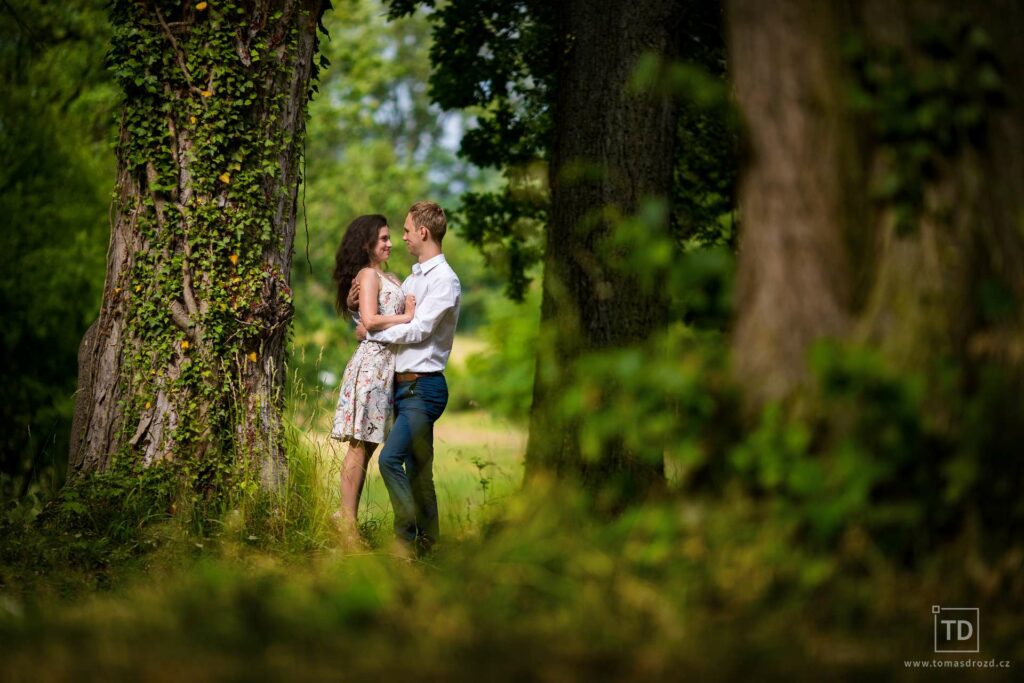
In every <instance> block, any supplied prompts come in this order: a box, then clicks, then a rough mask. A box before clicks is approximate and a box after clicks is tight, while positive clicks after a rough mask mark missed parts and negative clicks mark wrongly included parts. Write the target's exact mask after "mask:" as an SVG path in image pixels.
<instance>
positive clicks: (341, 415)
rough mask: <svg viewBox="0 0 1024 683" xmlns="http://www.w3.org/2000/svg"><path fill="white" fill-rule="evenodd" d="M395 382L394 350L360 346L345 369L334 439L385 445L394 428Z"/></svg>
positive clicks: (385, 346) (383, 346)
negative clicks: (392, 427) (392, 424)
mask: <svg viewBox="0 0 1024 683" xmlns="http://www.w3.org/2000/svg"><path fill="white" fill-rule="evenodd" d="M394 381H395V353H394V351H393V350H392V349H391V347H390V346H389V345H388V344H381V343H379V342H373V341H369V340H367V341H364V342H362V343H360V344H359V347H358V348H357V349H356V352H355V353H353V354H352V358H351V359H350V360H349V362H348V365H347V366H345V374H344V376H343V377H342V379H341V395H340V396H339V397H338V409H337V410H336V411H335V413H334V429H333V430H332V431H331V437H332V438H334V439H338V440H339V441H368V442H370V443H384V439H386V438H387V435H388V431H389V430H390V429H391V421H392V419H391V418H392V415H391V413H392V405H393V403H394V393H393V387H394Z"/></svg>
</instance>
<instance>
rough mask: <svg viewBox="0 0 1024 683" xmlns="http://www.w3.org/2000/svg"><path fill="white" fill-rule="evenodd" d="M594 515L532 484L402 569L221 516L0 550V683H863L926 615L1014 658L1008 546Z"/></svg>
mask: <svg viewBox="0 0 1024 683" xmlns="http://www.w3.org/2000/svg"><path fill="white" fill-rule="evenodd" d="M314 507H315V506H314ZM589 510H590V505H589V504H588V502H587V499H586V495H584V494H582V493H581V492H580V491H579V490H577V489H575V488H573V487H572V485H571V484H569V483H567V482H565V481H562V482H559V483H557V484H555V483H553V482H550V481H538V482H537V485H536V486H535V487H532V488H531V490H529V491H523V492H521V493H519V494H517V495H516V496H515V497H514V498H513V499H511V500H509V501H507V503H506V504H505V505H504V506H503V507H502V509H501V510H500V512H498V513H496V514H495V515H494V516H493V517H492V518H491V520H490V521H489V522H488V523H486V524H485V525H484V526H483V527H482V528H481V529H480V530H479V532H478V533H477V534H475V535H473V536H472V537H471V538H468V539H467V540H465V541H464V542H462V543H460V544H459V545H457V546H450V547H447V548H444V547H442V548H441V549H439V550H438V552H437V553H435V554H434V555H433V556H431V557H430V558H427V559H424V560H421V561H413V562H410V561H407V560H403V559H400V558H397V557H395V556H393V555H390V554H388V553H387V552H386V551H383V550H377V551H372V552H359V553H351V554H347V553H342V552H339V551H337V550H328V551H326V552H318V553H316V554H301V555H298V554H295V553H292V552H289V551H288V549H287V547H286V546H284V545H281V544H278V543H274V542H271V543H269V544H268V543H266V542H264V541H262V539H260V538H257V539H256V540H253V538H254V537H256V536H257V535H258V533H259V532H258V530H256V529H253V528H250V527H247V526H246V525H245V524H244V523H243V522H242V521H241V520H239V518H238V517H237V516H236V515H232V514H228V515H227V516H225V517H224V518H223V523H222V524H221V525H218V526H214V527H211V528H210V529H209V531H208V532H207V533H206V534H205V535H201V536H200V535H195V534H191V533H189V532H188V531H187V529H183V528H181V527H180V526H178V525H177V524H175V523H174V521H169V522H166V523H162V524H156V525H150V526H149V527H148V528H147V529H145V530H144V532H143V533H142V534H140V536H139V537H138V539H137V542H138V550H137V552H135V553H134V554H133V555H131V556H125V555H119V554H111V550H113V548H107V550H106V552H107V558H108V561H107V562H106V563H104V562H103V560H102V559H101V556H100V555H99V554H91V553H89V552H88V551H86V550H83V549H82V546H88V545H89V544H90V543H93V542H95V541H87V540H85V539H84V537H81V538H76V537H75V536H74V535H73V534H67V535H65V536H59V537H57V536H55V537H53V538H51V539H48V541H47V542H48V543H49V544H50V545H49V546H48V547H50V548H51V549H55V548H56V547H57V546H58V545H60V544H61V543H62V544H63V545H65V546H68V547H74V548H78V550H76V551H74V552H67V555H68V556H70V557H73V558H74V561H73V562H70V563H68V562H65V563H63V564H62V570H61V571H59V572H56V573H50V574H37V573H35V570H37V569H38V567H39V565H38V564H33V563H32V562H33V559H34V558H38V557H39V554H38V553H40V552H41V551H42V550H43V547H42V541H40V540H39V539H38V538H36V539H34V542H35V543H36V544H37V545H36V546H34V547H28V545H27V543H26V542H24V541H21V540H20V539H19V540H18V541H16V542H15V543H20V544H21V545H18V546H16V547H14V546H12V543H11V542H10V541H8V542H6V543H4V544H0V558H3V560H4V561H3V562H0V585H3V586H4V588H5V590H4V593H3V594H0V639H2V642H3V643H4V657H2V658H0V677H4V678H12V677H19V678H20V677H24V676H25V675H26V674H30V675H31V676H32V677H34V678H37V679H40V680H51V679H53V680H63V679H67V678H72V677H75V678H77V677H85V678H104V679H109V678H130V679H135V680H137V679H144V680H145V679H150V678H160V677H163V676H166V675H168V672H171V675H173V676H174V677H175V678H184V679H188V680H214V679H216V680H223V678H225V677H230V678H237V679H248V678H253V677H256V678H268V677H269V678H278V677H281V678H288V679H289V680H323V679H325V678H337V677H343V678H353V679H359V680H361V679H364V678H374V679H376V678H384V677H393V676H398V677H404V676H407V675H410V674H412V675H414V676H415V677H417V678H421V679H428V680H463V679H467V680H468V679H472V680H478V679H479V678H480V676H481V675H484V676H486V677H487V678H488V680H499V681H504V680H507V681H520V680H532V679H544V680H560V681H561V680H570V681H576V680H578V681H591V680H598V681H605V680H607V681H618V680H669V679H675V678H677V677H678V675H679V672H680V671H686V672H688V673H689V674H690V675H692V676H695V677H697V678H700V679H707V680H718V679H727V680H731V679H734V678H746V677H749V676H750V672H751V671H756V672H757V677H758V678H765V679H773V680H774V679H779V680H805V679H807V678H814V679H818V678H829V679H831V678H850V679H854V680H861V679H864V680H867V679H876V678H889V677H892V672H893V670H894V668H895V669H896V670H897V671H898V670H899V667H900V666H901V660H905V659H911V658H922V659H923V658H930V657H932V656H933V653H932V640H931V634H932V615H931V612H930V607H929V606H930V605H932V604H941V603H942V601H953V602H964V603H969V604H971V605H972V606H978V607H979V608H980V609H981V610H982V612H983V613H984V614H985V615H986V616H985V619H986V623H987V624H988V626H987V627H986V631H985V633H986V635H985V636H984V638H985V645H984V648H985V653H986V654H985V658H986V659H987V658H990V657H995V658H997V659H1009V660H1017V659H1019V658H1020V657H1021V656H1022V655H1024V650H1022V643H1024V639H1022V638H1021V635H1022V631H1021V628H1022V626H1021V622H1020V620H1019V618H1018V617H1017V614H1018V612H1017V610H1018V609H1019V606H1020V605H1021V601H1022V599H1024V582H1022V581H1021V575H1022V569H1024V553H1021V552H1020V548H1019V546H1018V547H1017V548H1016V550H1014V551H1007V552H1004V553H1002V554H1000V555H999V556H998V557H997V558H996V559H989V558H985V557H981V556H979V555H978V554H976V553H975V551H974V549H973V548H971V547H970V546H966V547H964V546H950V547H949V548H948V552H947V553H945V554H944V555H943V556H942V557H941V558H936V559H934V560H932V561H930V562H929V564H928V565H927V566H926V567H924V568H922V570H921V571H918V572H913V573H911V572H907V571H904V570H902V569H900V567H899V566H898V565H897V564H895V563H893V562H892V561H891V560H890V559H889V558H887V557H886V555H885V554H884V553H883V552H881V551H880V549H879V548H878V547H877V546H876V545H874V544H873V543H872V541H871V539H870V538H869V537H867V536H866V535H864V534H863V533H862V532H861V531H860V530H859V529H857V528H855V527H854V528H851V529H850V530H848V531H847V532H846V533H845V534H844V535H843V538H842V541H841V542H840V543H839V544H838V548H837V550H836V551H835V552H834V553H830V554H828V555H824V554H821V553H820V552H817V551H816V550H815V549H814V548H812V547H809V546H807V545H806V544H804V543H802V542H801V541H800V536H799V533H798V532H797V530H796V528H795V527H794V526H793V525H791V524H784V523H776V521H775V518H774V517H773V516H771V513H770V509H769V506H768V505H767V504H766V502H765V501H759V500H757V499H756V498H752V497H749V496H746V495H743V494H742V493H737V492H733V493H730V494H728V495H727V496H726V497H725V498H724V500H720V501H716V502H715V503H713V504H710V505H709V503H708V501H707V500H705V499H703V498H700V497H696V496H693V497H689V498H687V499H680V500H670V501H662V502H659V503H652V504H650V505H647V506H644V507H638V508H636V509H633V510H632V511H630V512H629V513H627V514H625V515H623V516H621V517H619V518H617V519H614V520H608V519H607V518H598V517H595V516H593V515H592V514H591V513H590V512H589ZM299 530H302V531H304V532H305V533H308V534H310V535H312V536H313V537H318V538H321V539H323V530H319V531H318V530H317V528H316V527H315V526H313V525H311V524H309V523H305V524H302V525H300V526H297V527H296V528H295V529H294V530H293V532H298V531H299ZM7 538H8V539H10V538H11V537H9V536H8V537H7ZM92 562H98V563H100V564H101V568H95V569H93V572H94V573H93V574H90V573H88V572H87V571H84V570H85V568H88V567H89V566H90V563H92ZM965 567H973V568H974V570H973V571H965ZM76 568H81V569H78V571H79V572H81V573H75V569H76ZM98 569H101V572H98V571H97V570H98ZM101 577H105V578H101ZM155 577H159V578H158V579H155ZM97 583H99V586H102V587H104V589H105V590H102V591H96V590H95V588H97V587H99V586H98V585H97ZM26 588H30V589H31V590H26ZM396 642H401V643H403V644H404V645H403V649H402V655H403V656H401V657H396V656H394V653H395V643H396ZM185 653H187V656H182V655H183V654H185ZM976 673H978V674H979V675H982V674H984V673H985V672H976ZM989 673H992V674H993V678H995V677H996V674H998V673H1001V672H989Z"/></svg>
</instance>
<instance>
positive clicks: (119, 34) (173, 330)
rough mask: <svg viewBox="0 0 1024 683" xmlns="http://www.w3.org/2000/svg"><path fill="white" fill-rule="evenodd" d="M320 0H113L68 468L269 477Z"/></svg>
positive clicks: (207, 480) (278, 459)
mask: <svg viewBox="0 0 1024 683" xmlns="http://www.w3.org/2000/svg"><path fill="white" fill-rule="evenodd" d="M324 4H325V3H324V2H322V0H257V1H256V2H247V3H242V2H235V3H232V2H218V3H209V4H207V3H180V2H170V1H168V0H150V1H148V2H141V3H140V2H129V1H127V0H121V1H119V2H115V3H114V4H113V5H112V6H111V10H110V12H111V19H112V23H113V25H114V40H113V46H112V50H111V56H110V61H111V65H112V68H113V70H114V72H115V74H116V76H117V78H118V80H119V81H120V83H121V85H122V86H123V88H124V90H125V95H126V97H125V105H124V112H123V116H122V122H121V134H120V141H119V144H118V148H117V154H118V178H117V187H116V190H115V206H114V215H113V225H112V230H111V239H110V247H109V252H108V257H107V258H108V260H107V275H106V282H105V286H104V295H103V302H102V306H101V310H100V315H99V319H98V320H97V321H96V323H94V325H93V327H92V328H90V331H89V332H87V333H86V335H85V338H84V339H83V342H82V348H81V351H80V356H79V390H78V394H77V397H76V401H77V402H76V411H75V420H74V427H73V433H72V439H71V453H70V464H69V474H70V475H72V476H74V475H81V474H85V473H89V472H94V471H103V470H107V469H109V468H110V467H111V466H112V465H114V464H115V463H126V464H141V465H144V466H148V465H152V464H154V463H157V462H161V461H174V462H176V463H182V464H186V463H188V464H190V465H191V466H192V467H193V468H194V469H193V470H192V471H193V473H194V476H195V477H197V480H196V484H197V485H199V486H203V487H205V488H212V487H215V486H217V485H219V484H221V483H224V481H226V480H225V479H224V478H223V477H222V475H225V474H227V475H228V476H229V477H232V476H235V475H241V476H243V477H248V478H250V479H257V478H258V479H259V480H260V481H261V482H262V483H263V484H264V485H270V484H273V483H274V482H276V481H277V480H279V478H280V476H281V474H282V473H283V471H284V469H283V468H284V453H283V450H282V443H281V432H282V423H281V411H282V408H283V396H282V389H283V386H284V377H285V375H284V346H285V341H286V339H287V334H288V326H289V323H290V318H291V312H292V307H291V299H290V290H289V278H290V271H291V259H292V243H293V238H294V234H295V211H296V196H297V189H298V184H299V181H300V175H299V160H300V154H301V150H302V141H303V137H304V134H305V112H306V103H307V101H308V95H309V88H310V82H311V78H314V77H315V72H316V66H315V65H314V63H313V59H314V57H315V54H316V50H317V35H316V31H317V24H318V22H319V19H320V17H321V15H322V13H323V11H324ZM200 6H202V7H200Z"/></svg>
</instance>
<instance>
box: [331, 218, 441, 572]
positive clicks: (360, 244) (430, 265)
mask: <svg viewBox="0 0 1024 683" xmlns="http://www.w3.org/2000/svg"><path fill="white" fill-rule="evenodd" d="M447 225H448V224H447V219H446V217H445V214H444V210H443V209H442V208H441V207H440V206H439V205H437V204H435V203H434V202H428V201H421V202H416V203H415V204H413V205H412V207H410V209H409V213H408V215H407V216H406V217H405V224H404V226H403V233H402V241H404V242H405V245H406V247H407V248H408V250H409V253H410V254H412V255H413V256H414V257H416V259H417V262H416V263H415V264H414V265H413V267H412V274H411V275H409V277H407V278H406V279H405V281H404V282H402V283H399V281H398V279H397V277H396V276H395V275H393V274H391V273H387V272H385V271H384V263H385V262H386V261H387V259H388V256H389V255H390V254H391V236H390V230H389V228H388V224H387V219H386V218H385V217H384V216H381V215H369V216H360V217H359V218H356V219H355V220H354V221H352V223H351V224H350V225H349V226H348V229H347V230H346V232H345V236H344V237H343V238H342V241H341V245H340V246H339V247H338V252H337V255H336V257H335V270H334V281H335V283H336V284H337V288H338V293H337V302H336V303H337V306H338V310H339V312H341V313H342V314H343V315H346V316H351V317H352V319H353V320H355V322H356V323H357V326H356V336H357V337H358V338H359V340H360V343H359V346H358V348H357V349H356V351H355V353H354V354H353V355H352V358H351V360H349V362H348V365H347V366H346V367H345V374H344V375H343V377H342V382H341V395H340V396H339V399H338V408H337V412H336V413H335V416H334V428H333V430H332V432H331V437H332V438H334V439H337V440H339V441H346V442H348V444H349V447H348V451H347V453H346V454H345V459H344V462H343V463H342V469H341V511H340V512H339V513H337V514H336V515H335V519H336V520H337V521H338V522H339V524H340V526H341V528H342V532H343V533H344V534H345V536H346V537H347V539H348V540H350V541H353V542H358V538H359V537H358V526H357V523H356V515H357V511H358V508H359V497H360V495H361V493H362V489H363V483H364V481H365V479H366V470H367V466H368V465H369V462H370V458H371V456H372V455H373V453H374V451H375V450H376V449H377V446H379V445H380V444H382V443H383V444H384V447H383V448H382V449H381V452H380V458H379V463H380V472H381V475H382V477H383V479H384V484H385V486H386V487H387V490H388V496H389V497H390V499H391V507H392V509H393V510H394V513H395V536H396V537H397V541H398V543H399V544H400V549H401V550H402V551H403V552H411V551H419V552H423V551H429V549H430V548H431V547H432V546H433V544H434V543H435V542H436V541H437V538H438V517H437V494H436V493H435V491H434V473H433V465H434V422H436V421H437V419H438V418H439V417H440V416H441V413H442V412H444V408H445V406H446V405H447V403H448V385H447V383H446V381H445V377H444V368H445V364H446V363H447V362H448V356H449V355H450V354H451V350H452V342H453V341H454V339H455V325H456V323H457V322H458V319H459V304H460V301H461V285H460V283H459V278H458V277H457V276H456V275H455V271H453V270H452V268H451V266H449V265H448V262H447V261H446V260H445V257H444V254H443V253H442V251H441V242H442V240H443V239H444V234H445V232H446V230H447Z"/></svg>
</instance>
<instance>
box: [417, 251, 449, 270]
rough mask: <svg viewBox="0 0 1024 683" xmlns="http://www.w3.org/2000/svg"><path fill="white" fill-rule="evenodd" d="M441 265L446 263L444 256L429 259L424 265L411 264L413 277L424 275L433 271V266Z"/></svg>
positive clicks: (439, 255)
mask: <svg viewBox="0 0 1024 683" xmlns="http://www.w3.org/2000/svg"><path fill="white" fill-rule="evenodd" d="M442 263H447V260H446V259H445V257H444V254H438V255H437V256H435V257H434V258H432V259H429V260H428V261H426V262H424V263H414V264H412V272H413V275H426V274H427V273H429V272H430V271H431V270H433V268H434V266H437V265H440V264H442Z"/></svg>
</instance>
